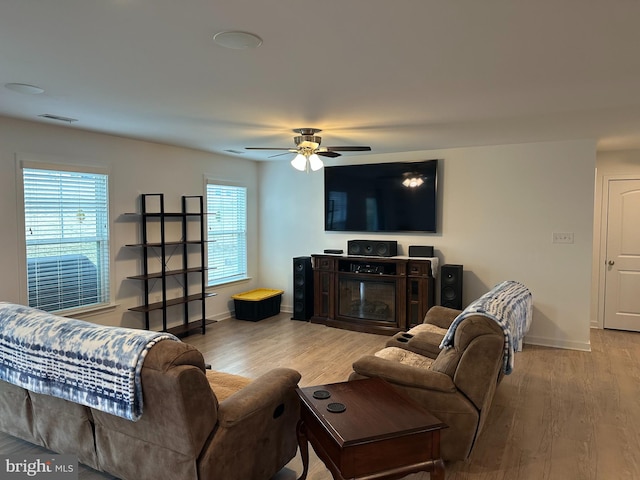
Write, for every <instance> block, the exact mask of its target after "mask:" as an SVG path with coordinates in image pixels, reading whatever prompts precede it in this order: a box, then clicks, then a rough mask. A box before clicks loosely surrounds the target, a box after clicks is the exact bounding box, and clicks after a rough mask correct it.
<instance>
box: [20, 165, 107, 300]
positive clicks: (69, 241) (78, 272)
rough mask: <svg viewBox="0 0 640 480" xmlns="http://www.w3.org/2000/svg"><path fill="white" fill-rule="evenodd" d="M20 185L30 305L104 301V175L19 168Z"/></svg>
mask: <svg viewBox="0 0 640 480" xmlns="http://www.w3.org/2000/svg"><path fill="white" fill-rule="evenodd" d="M23 183H24V223H25V240H26V252H27V290H28V296H29V305H30V306H32V307H36V308H40V309H42V310H46V311H49V312H52V311H58V310H67V309H72V308H80V307H86V306H95V305H101V304H107V303H109V301H110V292H109V284H110V282H109V263H110V262H109V209H108V205H109V199H108V177H107V175H103V174H96V173H83V172H76V171H66V170H55V169H51V170H48V169H40V168H23Z"/></svg>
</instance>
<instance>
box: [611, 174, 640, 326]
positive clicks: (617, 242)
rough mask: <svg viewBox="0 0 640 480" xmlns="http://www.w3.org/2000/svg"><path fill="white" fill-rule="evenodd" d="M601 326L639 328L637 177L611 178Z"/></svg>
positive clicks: (639, 195) (639, 188)
mask: <svg viewBox="0 0 640 480" xmlns="http://www.w3.org/2000/svg"><path fill="white" fill-rule="evenodd" d="M606 235H607V246H606V258H605V262H606V266H605V271H606V274H605V297H604V328H614V329H619V330H634V331H640V180H610V181H609V196H608V215H607V234H606Z"/></svg>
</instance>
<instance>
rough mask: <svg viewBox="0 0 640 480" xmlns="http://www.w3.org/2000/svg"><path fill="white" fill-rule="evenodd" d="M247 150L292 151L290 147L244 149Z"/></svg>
mask: <svg viewBox="0 0 640 480" xmlns="http://www.w3.org/2000/svg"><path fill="white" fill-rule="evenodd" d="M244 149H245V150H291V148H290V147H285V148H278V147H244Z"/></svg>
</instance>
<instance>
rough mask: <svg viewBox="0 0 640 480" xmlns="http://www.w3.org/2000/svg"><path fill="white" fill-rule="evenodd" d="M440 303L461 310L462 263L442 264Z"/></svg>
mask: <svg viewBox="0 0 640 480" xmlns="http://www.w3.org/2000/svg"><path fill="white" fill-rule="evenodd" d="M440 305H442V306H443V307H449V308H455V309H458V310H462V265H453V264H447V265H442V268H441V269H440Z"/></svg>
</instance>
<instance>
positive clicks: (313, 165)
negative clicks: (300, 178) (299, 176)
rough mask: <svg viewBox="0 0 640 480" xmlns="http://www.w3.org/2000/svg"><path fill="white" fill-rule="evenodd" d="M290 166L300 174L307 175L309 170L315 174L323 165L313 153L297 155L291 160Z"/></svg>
mask: <svg viewBox="0 0 640 480" xmlns="http://www.w3.org/2000/svg"><path fill="white" fill-rule="evenodd" d="M291 166H292V167H293V168H295V169H296V170H299V171H301V172H307V173H309V169H311V170H313V171H314V172H317V171H318V170H320V169H321V168H322V167H324V163H323V162H322V159H321V158H320V157H319V156H318V155H316V154H315V153H298V154H297V155H296V156H295V158H294V159H293V160H291Z"/></svg>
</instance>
